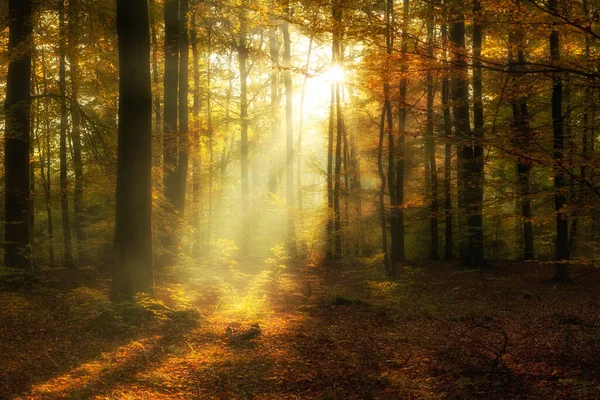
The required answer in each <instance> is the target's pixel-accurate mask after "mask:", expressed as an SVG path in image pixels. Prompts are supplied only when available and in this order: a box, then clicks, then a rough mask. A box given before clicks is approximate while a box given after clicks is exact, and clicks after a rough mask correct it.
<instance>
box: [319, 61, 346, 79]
mask: <svg viewBox="0 0 600 400" xmlns="http://www.w3.org/2000/svg"><path fill="white" fill-rule="evenodd" d="M324 75H325V76H324V78H325V80H327V81H328V82H332V83H339V82H344V79H345V78H346V71H344V69H343V68H342V67H341V66H340V65H338V64H334V65H332V66H331V67H330V68H329V70H328V71H327V72H326V73H325V74H324Z"/></svg>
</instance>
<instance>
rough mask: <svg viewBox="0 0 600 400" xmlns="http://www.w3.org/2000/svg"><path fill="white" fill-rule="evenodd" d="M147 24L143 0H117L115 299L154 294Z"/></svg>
mask: <svg viewBox="0 0 600 400" xmlns="http://www.w3.org/2000/svg"><path fill="white" fill-rule="evenodd" d="M149 25H150V24H149V20H148V2H147V0H117V35H118V45H119V66H120V67H119V148H118V151H119V153H118V165H117V204H116V224H115V267H114V272H113V281H112V297H113V299H118V298H120V297H132V296H134V295H135V294H136V293H140V292H142V293H148V294H150V295H153V294H154V291H153V285H154V282H153V280H154V278H153V256H152V81H151V78H150V26H149Z"/></svg>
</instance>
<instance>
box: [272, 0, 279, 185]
mask: <svg viewBox="0 0 600 400" xmlns="http://www.w3.org/2000/svg"><path fill="white" fill-rule="evenodd" d="M275 4H276V2H275V0H273V3H272V5H273V7H274V6H275ZM269 22H270V25H271V26H270V27H269V53H270V56H271V63H272V65H271V156H270V157H269V193H271V194H273V195H274V194H276V193H277V169H278V162H279V159H278V157H277V154H278V153H277V150H276V149H277V142H278V141H279V127H280V123H279V109H280V106H281V104H280V103H281V101H280V94H279V79H280V73H279V47H280V42H279V38H278V32H277V31H278V26H279V25H278V24H279V23H278V22H277V20H276V17H275V16H269Z"/></svg>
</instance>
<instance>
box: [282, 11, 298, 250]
mask: <svg viewBox="0 0 600 400" xmlns="http://www.w3.org/2000/svg"><path fill="white" fill-rule="evenodd" d="M285 8H286V13H287V17H288V18H289V17H291V9H290V5H289V3H286V4H285ZM281 31H282V33H283V49H284V50H283V81H284V85H285V130H286V135H285V141H286V206H287V243H288V246H287V247H288V253H289V254H290V255H292V256H293V255H296V253H297V251H298V249H297V248H296V232H295V230H296V229H295V226H294V125H293V124H294V120H293V115H292V106H293V104H292V99H293V96H294V93H293V91H294V88H293V86H292V71H291V68H292V42H291V39H290V24H289V22H287V21H286V20H284V21H283V22H282V24H281Z"/></svg>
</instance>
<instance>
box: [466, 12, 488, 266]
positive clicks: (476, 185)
mask: <svg viewBox="0 0 600 400" xmlns="http://www.w3.org/2000/svg"><path fill="white" fill-rule="evenodd" d="M473 14H474V19H475V22H474V26H473V120H474V128H475V129H474V130H473V159H472V160H471V162H470V163H469V164H470V165H469V178H468V182H469V183H470V185H469V188H470V189H469V190H467V198H468V207H469V211H468V226H469V227H468V230H469V255H468V257H467V265H468V266H469V267H473V268H480V267H483V266H484V265H485V257H484V249H483V180H484V170H483V168H484V165H483V162H484V159H483V136H484V112H483V68H482V65H483V64H482V61H481V47H482V44H483V26H482V25H481V21H480V19H481V15H480V14H481V4H480V3H479V1H478V0H475V1H474V6H473Z"/></svg>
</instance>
